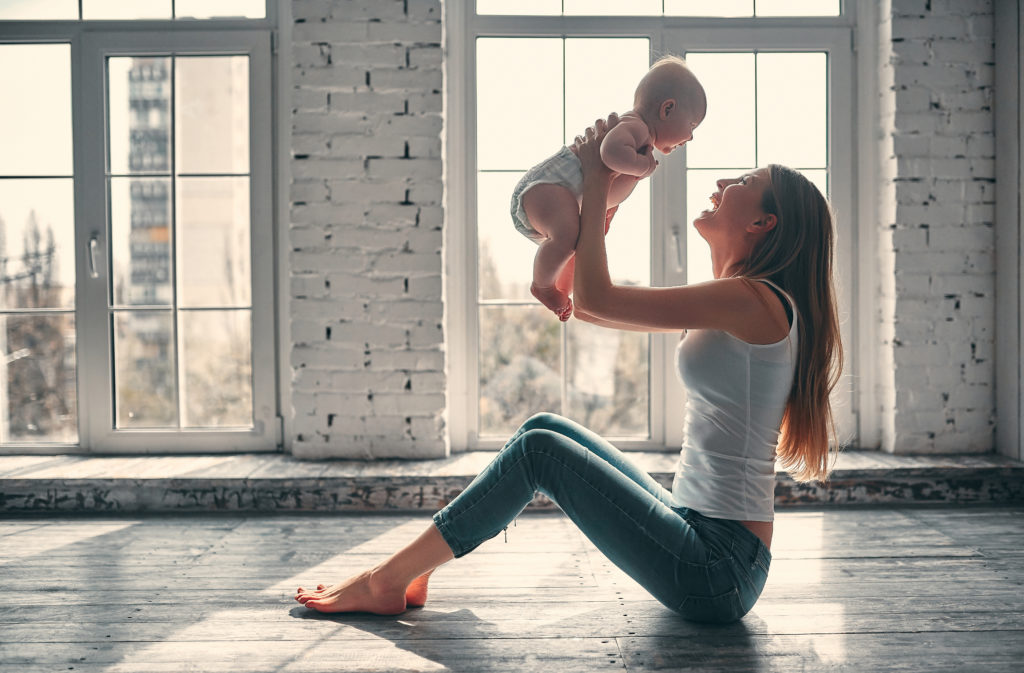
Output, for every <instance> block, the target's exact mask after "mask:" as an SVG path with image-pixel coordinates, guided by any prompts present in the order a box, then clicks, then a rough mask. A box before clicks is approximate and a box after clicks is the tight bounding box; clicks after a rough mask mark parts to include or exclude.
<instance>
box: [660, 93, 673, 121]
mask: <svg viewBox="0 0 1024 673" xmlns="http://www.w3.org/2000/svg"><path fill="white" fill-rule="evenodd" d="M675 109H676V99H675V98H669V99H668V100H667V101H664V102H663V103H662V104H661V109H659V110H658V117H660V118H661V119H668V116H669V115H671V114H672V113H673V112H675Z"/></svg>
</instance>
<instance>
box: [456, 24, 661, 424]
mask: <svg viewBox="0 0 1024 673" xmlns="http://www.w3.org/2000/svg"><path fill="white" fill-rule="evenodd" d="M593 7H594V8H595V10H594V11H597V10H598V9H600V7H599V6H598V5H596V4H595V5H593ZM605 10H608V8H607V7H605ZM605 10H602V11H605ZM567 11H568V8H567ZM477 55H478V60H477V81H478V86H479V89H480V90H479V99H478V106H477V115H478V116H477V129H478V135H477V147H478V172H477V183H476V184H477V194H476V196H477V213H476V216H477V230H476V232H477V261H478V266H477V281H478V284H477V287H478V301H480V302H486V303H483V304H482V305H480V306H479V307H478V314H477V315H478V316H479V320H480V323H479V335H480V337H479V338H480V343H479V350H478V353H479V355H478V358H479V359H478V362H477V366H478V369H477V373H478V377H479V378H478V380H477V385H478V387H479V392H480V406H479V409H478V411H479V416H478V433H479V435H480V436H481V437H494V436H501V435H507V434H508V433H509V432H510V431H513V430H515V428H516V427H517V426H518V424H519V423H521V422H522V421H523V420H525V419H526V418H528V417H529V416H530V415H531V414H533V413H536V412H538V411H555V412H559V413H563V414H573V415H579V414H586V415H587V417H588V418H592V419H593V420H594V422H595V423H597V424H598V426H599V427H600V428H602V429H607V430H608V431H609V432H612V433H613V434H614V433H618V434H621V435H624V436H626V435H628V436H629V437H631V438H634V439H645V438H648V437H649V436H650V427H649V406H650V404H649V403H650V381H649V378H650V377H649V375H648V371H649V367H650V364H649V360H650V349H649V347H648V346H647V341H646V340H645V339H641V340H640V341H630V340H628V339H627V340H624V341H620V342H616V344H622V345H621V347H620V346H615V347H611V346H608V347H601V348H598V349H597V350H595V351H594V352H593V353H591V354H590V355H589V356H586V355H583V354H582V351H580V349H579V348H575V347H574V346H573V345H572V340H573V339H576V338H577V337H579V338H585V337H586V336H587V335H590V334H591V333H590V332H579V333H577V332H573V331H572V330H569V329H568V326H567V325H565V324H563V323H560V322H559V321H558V320H557V318H555V317H554V316H553V315H552V314H551V312H550V311H548V310H547V309H545V308H543V307H542V306H540V304H539V303H538V302H537V301H536V300H535V299H534V298H533V296H532V295H531V294H530V285H531V283H532V281H533V263H534V257H535V255H536V253H537V245H536V243H534V242H532V241H530V240H529V239H527V238H526V237H524V236H523V235H522V234H520V233H519V232H518V231H516V229H515V227H514V225H513V222H512V217H511V215H510V213H509V202H510V199H511V195H512V191H513V188H514V187H515V185H516V183H517V182H518V181H519V179H520V178H521V176H522V175H523V172H524V171H525V170H526V169H528V168H530V167H531V166H533V165H535V164H537V163H539V162H540V161H542V160H543V159H544V158H546V157H548V156H551V155H552V154H554V153H555V152H557V151H558V150H559V148H560V147H562V146H563V145H564V144H566V143H567V142H569V141H570V140H571V139H572V138H573V137H574V136H575V135H577V134H580V133H582V132H583V131H584V130H585V129H586V127H588V126H590V125H592V124H593V123H594V120H595V119H597V118H599V117H605V116H607V115H608V113H610V112H620V113H621V112H625V111H627V110H629V109H631V108H632V104H633V92H634V91H635V89H636V86H637V84H638V83H639V82H640V79H641V78H642V77H643V76H644V74H645V73H646V72H647V70H648V67H649V63H650V41H649V40H648V39H647V38H568V39H562V38H537V39H511V38H479V39H478V40H477ZM524 64H525V65H524ZM559 65H560V66H561V68H559V67H557V66H559ZM563 83H564V86H563ZM509 91H515V92H516V94H515V100H514V101H510V98H509V95H508V92H509ZM523 114H526V115H527V116H528V119H526V120H523V119H522V118H521V117H522V115H523ZM607 248H608V257H609V259H608V265H609V270H610V272H611V275H612V279H613V280H614V281H615V282H617V283H623V284H637V285H648V284H650V282H651V182H650V181H649V180H645V181H642V182H641V183H639V184H638V185H636V186H635V189H634V190H633V193H632V194H631V195H630V196H629V198H628V199H626V200H625V202H623V204H622V206H621V207H620V208H619V210H618V212H617V214H616V216H615V218H614V222H613V223H612V225H611V229H610V231H609V233H608V236H607ZM572 324H573V325H575V324H576V323H575V322H573V323H572ZM567 330H568V331H567ZM580 334H582V335H583V336H579V335H580ZM601 343H602V344H605V343H606V342H605V341H601ZM607 343H611V342H607ZM574 348H575V350H574ZM567 349H568V350H567ZM585 357H597V358H599V359H600V362H597V363H594V362H592V361H591V360H587V362H586V363H583V361H582V360H580V358H585ZM572 358H576V359H577V360H578V361H579V362H580V366H583V365H584V364H586V366H588V367H590V365H591V364H593V365H594V366H593V367H591V368H590V370H589V371H588V372H583V371H581V370H580V371H578V373H574V374H570V373H568V370H565V369H564V368H563V366H562V364H561V363H562V362H571V361H572ZM627 370H628V372H629V373H628V374H627V373H626V372H627ZM595 376H596V377H597V378H601V377H605V378H607V379H608V381H609V382H611V383H612V384H613V385H612V390H613V392H612V393H611V394H608V395H604V393H603V392H601V391H603V390H604V387H602V388H601V391H598V392H596V393H595V392H593V391H592V390H591V389H592V388H593V387H594V385H596V384H594V383H593V381H594V380H596V379H594V378H593V377H595ZM588 377H590V378H588ZM616 377H618V378H616ZM637 387H642V388H643V392H642V393H640V392H637V390H636V388H637ZM624 391H629V392H628V395H630V396H631V398H630V399H631V402H630V404H632V405H633V406H632V408H630V409H629V410H628V412H627V411H625V410H624V409H620V408H619V406H621V405H622V404H625V402H624V401H623V400H624V398H623V397H621V396H622V395H626V394H627V393H626V392H624ZM617 405H618V406H617Z"/></svg>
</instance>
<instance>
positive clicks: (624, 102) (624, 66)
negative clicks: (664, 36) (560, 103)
mask: <svg viewBox="0 0 1024 673" xmlns="http://www.w3.org/2000/svg"><path fill="white" fill-rule="evenodd" d="M659 4H660V3H659ZM609 54H614V55H615V57H614V58H609V56H608V55H609ZM650 58H651V57H650V42H649V41H648V40H647V39H646V38H643V39H635V38H632V39H628V38H616V39H601V38H593V39H582V38H581V39H571V40H566V41H565V135H564V137H563V140H562V142H563V143H565V144H569V143H571V142H572V141H573V138H575V137H576V136H577V135H580V134H582V133H583V132H584V131H585V130H586V128H587V127H588V126H591V125H593V123H594V120H595V119H597V118H598V117H605V116H607V115H608V113H609V112H618V113H620V114H621V113H623V112H626V111H627V110H631V109H632V108H633V92H634V91H636V86H637V84H639V83H640V80H641V78H643V76H644V75H645V74H647V69H648V68H649V67H650V63H651V61H650ZM598 64H599V65H598ZM553 152H554V150H551V151H549V152H548V154H551V153H553ZM526 168H529V166H527V167H526Z"/></svg>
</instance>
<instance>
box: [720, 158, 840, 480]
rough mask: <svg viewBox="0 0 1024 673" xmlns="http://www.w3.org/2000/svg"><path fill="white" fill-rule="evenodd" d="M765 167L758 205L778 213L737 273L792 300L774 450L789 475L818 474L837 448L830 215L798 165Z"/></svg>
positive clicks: (822, 474)
mask: <svg viewBox="0 0 1024 673" xmlns="http://www.w3.org/2000/svg"><path fill="white" fill-rule="evenodd" d="M768 172H769V175H770V179H771V184H770V187H769V188H768V189H765V193H764V200H763V202H762V204H761V205H762V208H763V209H764V211H765V212H766V213H771V214H773V215H775V217H776V218H777V220H778V221H777V223H776V225H775V227H774V229H772V230H771V231H769V232H768V234H767V235H766V236H765V239H764V240H763V242H762V243H761V244H760V245H759V246H758V247H757V249H756V250H754V252H753V254H752V255H751V257H750V259H748V260H747V261H746V264H745V265H744V268H743V269H742V270H741V271H740V275H741V276H743V277H746V278H749V279H759V278H765V279H767V280H770V281H772V282H773V283H775V284H776V285H778V286H779V287H781V288H782V289H783V290H785V291H786V292H788V293H789V295H790V296H791V297H793V301H794V302H796V307H797V311H798V313H799V318H800V319H799V320H798V321H797V325H798V327H797V334H798V336H799V345H798V353H797V361H796V371H795V373H794V377H793V387H792V389H791V390H790V393H789V399H788V400H787V401H786V410H785V412H784V414H783V417H782V428H781V435H780V437H779V446H778V456H779V460H780V462H781V463H782V466H783V467H784V468H785V469H786V470H787V471H788V472H789V473H790V475H791V476H792V477H793V478H794V479H796V480H798V481H812V480H819V481H825V480H827V479H828V475H829V472H830V471H831V470H832V467H833V465H834V464H835V457H836V454H837V453H838V451H839V443H838V441H837V437H836V427H835V418H834V416H833V414H832V405H831V403H830V402H829V394H830V393H831V392H832V389H833V388H835V386H836V384H837V383H838V381H839V376H840V373H841V372H842V370H843V347H842V343H841V341H840V338H839V315H838V312H837V310H836V299H835V297H836V293H835V287H834V280H833V276H832V269H833V259H832V255H833V245H834V243H833V239H834V232H833V226H834V216H833V213H832V209H831V207H830V206H829V204H828V201H827V200H826V199H825V197H824V196H822V194H821V192H820V191H818V188H817V187H815V186H814V185H813V184H812V183H811V182H810V181H809V180H808V179H807V178H806V177H804V176H803V175H801V174H800V173H798V172H797V171H795V170H793V169H791V168H787V167H785V166H780V165H778V164H771V165H769V166H768ZM830 440H831V442H830ZM830 444H831V446H832V448H831V450H830V448H829V445H830Z"/></svg>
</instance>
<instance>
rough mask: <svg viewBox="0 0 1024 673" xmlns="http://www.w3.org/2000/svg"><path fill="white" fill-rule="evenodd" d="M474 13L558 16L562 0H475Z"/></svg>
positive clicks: (560, 11)
mask: <svg viewBox="0 0 1024 673" xmlns="http://www.w3.org/2000/svg"><path fill="white" fill-rule="evenodd" d="M476 13H477V14H524V15H525V14H533V15H547V16H558V15H559V14H561V13H562V0H476Z"/></svg>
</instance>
